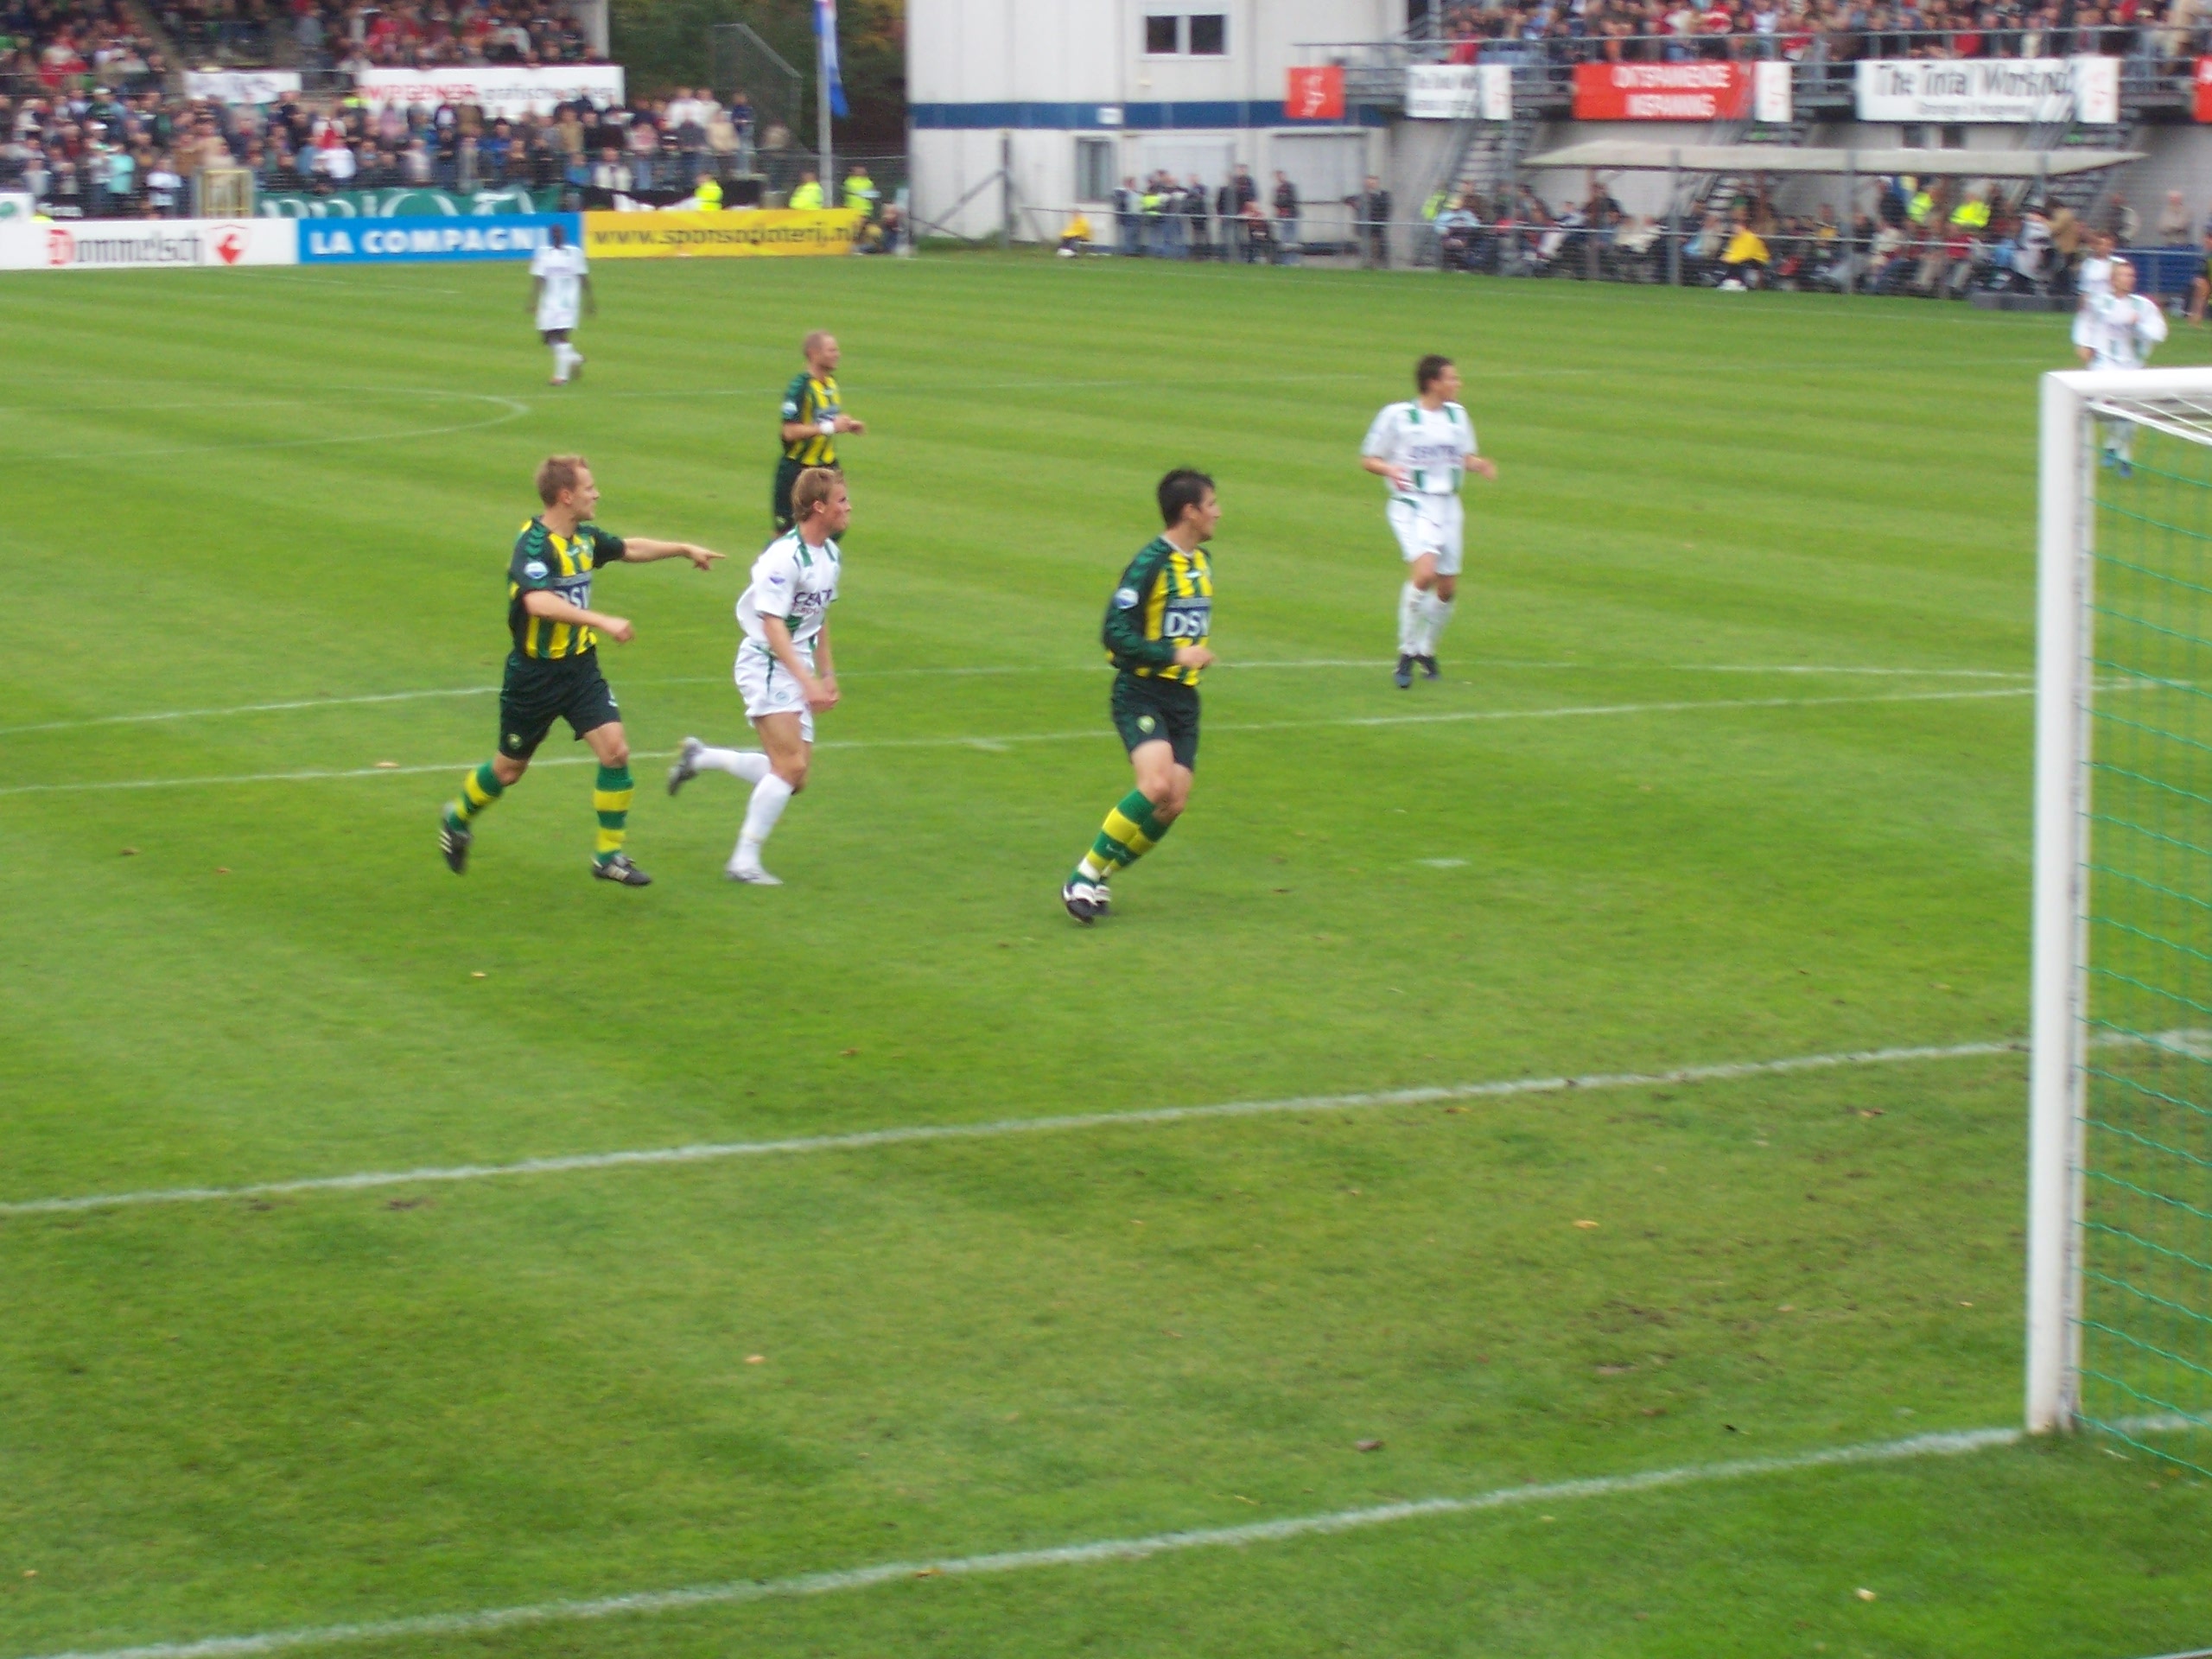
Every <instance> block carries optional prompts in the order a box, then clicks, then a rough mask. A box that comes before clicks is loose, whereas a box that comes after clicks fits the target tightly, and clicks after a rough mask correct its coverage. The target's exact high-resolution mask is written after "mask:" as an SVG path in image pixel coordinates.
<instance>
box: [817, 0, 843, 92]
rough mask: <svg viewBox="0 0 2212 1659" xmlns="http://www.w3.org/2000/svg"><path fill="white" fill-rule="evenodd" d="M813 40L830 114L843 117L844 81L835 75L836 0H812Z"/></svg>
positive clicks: (840, 76)
mask: <svg viewBox="0 0 2212 1659" xmlns="http://www.w3.org/2000/svg"><path fill="white" fill-rule="evenodd" d="M814 39H815V45H816V48H817V50H818V51H820V53H821V54H822V79H823V81H824V83H826V84H827V86H829V112H830V113H831V114H832V115H835V116H838V117H843V116H847V115H850V114H851V113H852V111H850V110H849V109H847V108H846V107H845V79H844V77H843V76H842V75H841V74H839V73H837V0H814Z"/></svg>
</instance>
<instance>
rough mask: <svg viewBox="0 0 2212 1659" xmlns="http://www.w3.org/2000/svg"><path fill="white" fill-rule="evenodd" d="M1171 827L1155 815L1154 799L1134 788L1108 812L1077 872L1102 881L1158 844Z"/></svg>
mask: <svg viewBox="0 0 2212 1659" xmlns="http://www.w3.org/2000/svg"><path fill="white" fill-rule="evenodd" d="M1171 823H1172V820H1171ZM1168 829H1169V824H1166V823H1161V822H1160V820H1159V818H1158V817H1155V816H1154V813H1153V810H1152V803H1151V802H1150V801H1148V800H1147V799H1146V798H1144V791H1142V790H1137V789H1133V790H1131V791H1129V792H1128V794H1127V795H1124V796H1123V797H1122V800H1121V804H1119V805H1118V806H1116V807H1115V809H1114V810H1112V811H1111V812H1109V813H1108V814H1107V815H1106V823H1105V825H1104V827H1103V828H1102V829H1100V830H1099V831H1098V839H1097V840H1096V841H1094V842H1091V844H1090V851H1089V852H1087V853H1085V854H1084V855H1083V862H1082V863H1080V864H1078V865H1077V866H1076V874H1077V876H1079V877H1081V878H1082V879H1083V880H1085V881H1103V880H1105V879H1106V878H1107V877H1108V876H1109V874H1112V873H1113V872H1114V871H1116V870H1125V869H1127V868H1128V867H1129V866H1130V865H1132V864H1134V863H1135V862H1136V861H1137V860H1139V859H1141V858H1142V857H1143V856H1144V855H1146V854H1147V853H1148V852H1150V851H1151V850H1152V849H1154V848H1155V847H1157V846H1159V845H1160V841H1161V838H1162V837H1164V836H1166V834H1167V831H1168Z"/></svg>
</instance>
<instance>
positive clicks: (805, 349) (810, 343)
mask: <svg viewBox="0 0 2212 1659" xmlns="http://www.w3.org/2000/svg"><path fill="white" fill-rule="evenodd" d="M828 339H829V330H828V329H827V328H817V329H816V330H815V331H814V332H813V333H812V334H809V335H808V336H807V337H806V338H805V339H804V340H801V341H799V343H798V351H799V355H800V356H801V357H805V358H811V357H812V356H813V355H814V354H815V353H816V352H817V351H819V350H820V349H821V348H822V342H823V340H828Z"/></svg>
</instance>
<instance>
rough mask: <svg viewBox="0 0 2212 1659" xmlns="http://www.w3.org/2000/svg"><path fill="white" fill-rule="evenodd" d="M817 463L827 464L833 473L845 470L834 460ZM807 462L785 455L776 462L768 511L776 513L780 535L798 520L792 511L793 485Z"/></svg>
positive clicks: (819, 464)
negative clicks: (794, 459) (773, 484)
mask: <svg viewBox="0 0 2212 1659" xmlns="http://www.w3.org/2000/svg"><path fill="white" fill-rule="evenodd" d="M815 464H816V465H817V466H827V467H829V470H830V471H831V472H833V473H841V472H842V471H844V468H843V467H840V466H838V465H837V463H836V461H826V462H824V461H817V462H816V463H815ZM806 467H807V463H806V462H804V461H793V460H791V458H790V457H789V456H785V458H784V459H783V460H781V461H778V462H777V463H776V485H775V488H774V489H773V490H772V491H771V492H770V493H769V496H768V511H769V512H772V513H774V514H775V515H776V531H777V533H778V534H779V535H781V534H782V533H783V532H784V531H787V530H789V529H790V528H791V525H792V524H794V523H795V522H797V521H796V519H795V518H793V516H792V513H791V486H793V485H794V484H796V483H798V475H799V474H801V473H803V472H804V471H805V470H806Z"/></svg>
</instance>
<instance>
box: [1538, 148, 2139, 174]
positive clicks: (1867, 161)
mask: <svg viewBox="0 0 2212 1659" xmlns="http://www.w3.org/2000/svg"><path fill="white" fill-rule="evenodd" d="M2142 159H2143V152H2142V151H2141V150H2139V149H1815V148H1806V149H1791V148H1785V147H1784V146H1783V145H1780V144H1669V143H1659V142H1655V141H1653V140H1649V139H1635V138H1593V139H1591V140H1589V141H1588V142H1587V143H1580V144H1569V145H1567V147H1566V148H1565V149H1554V150H1550V151H1548V152H1547V153H1546V154H1544V155H1541V156H1530V157H1529V159H1528V160H1527V161H1525V162H1522V166H1523V167H1527V168H1545V167H1603V168H1619V169H1622V170H1625V171H1629V172H1637V171H1646V170H1657V171H1660V172H1664V171H1666V170H1667V169H1668V168H1677V167H1678V168H1681V169H1682V170H1683V171H1684V172H1686V173H1821V174H1835V175H1841V174H1846V173H1910V174H1911V175H1913V176H1914V177H1915V178H1935V177H1948V178H1964V179H2061V178H2064V177H2066V176H2067V175H2069V174H2074V173H2094V172H2096V171H2097V170H2098V169H2099V168H2107V167H2119V166H2121V165H2123V164H2124V163H2126V162H2139V161H2141V160H2142Z"/></svg>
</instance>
